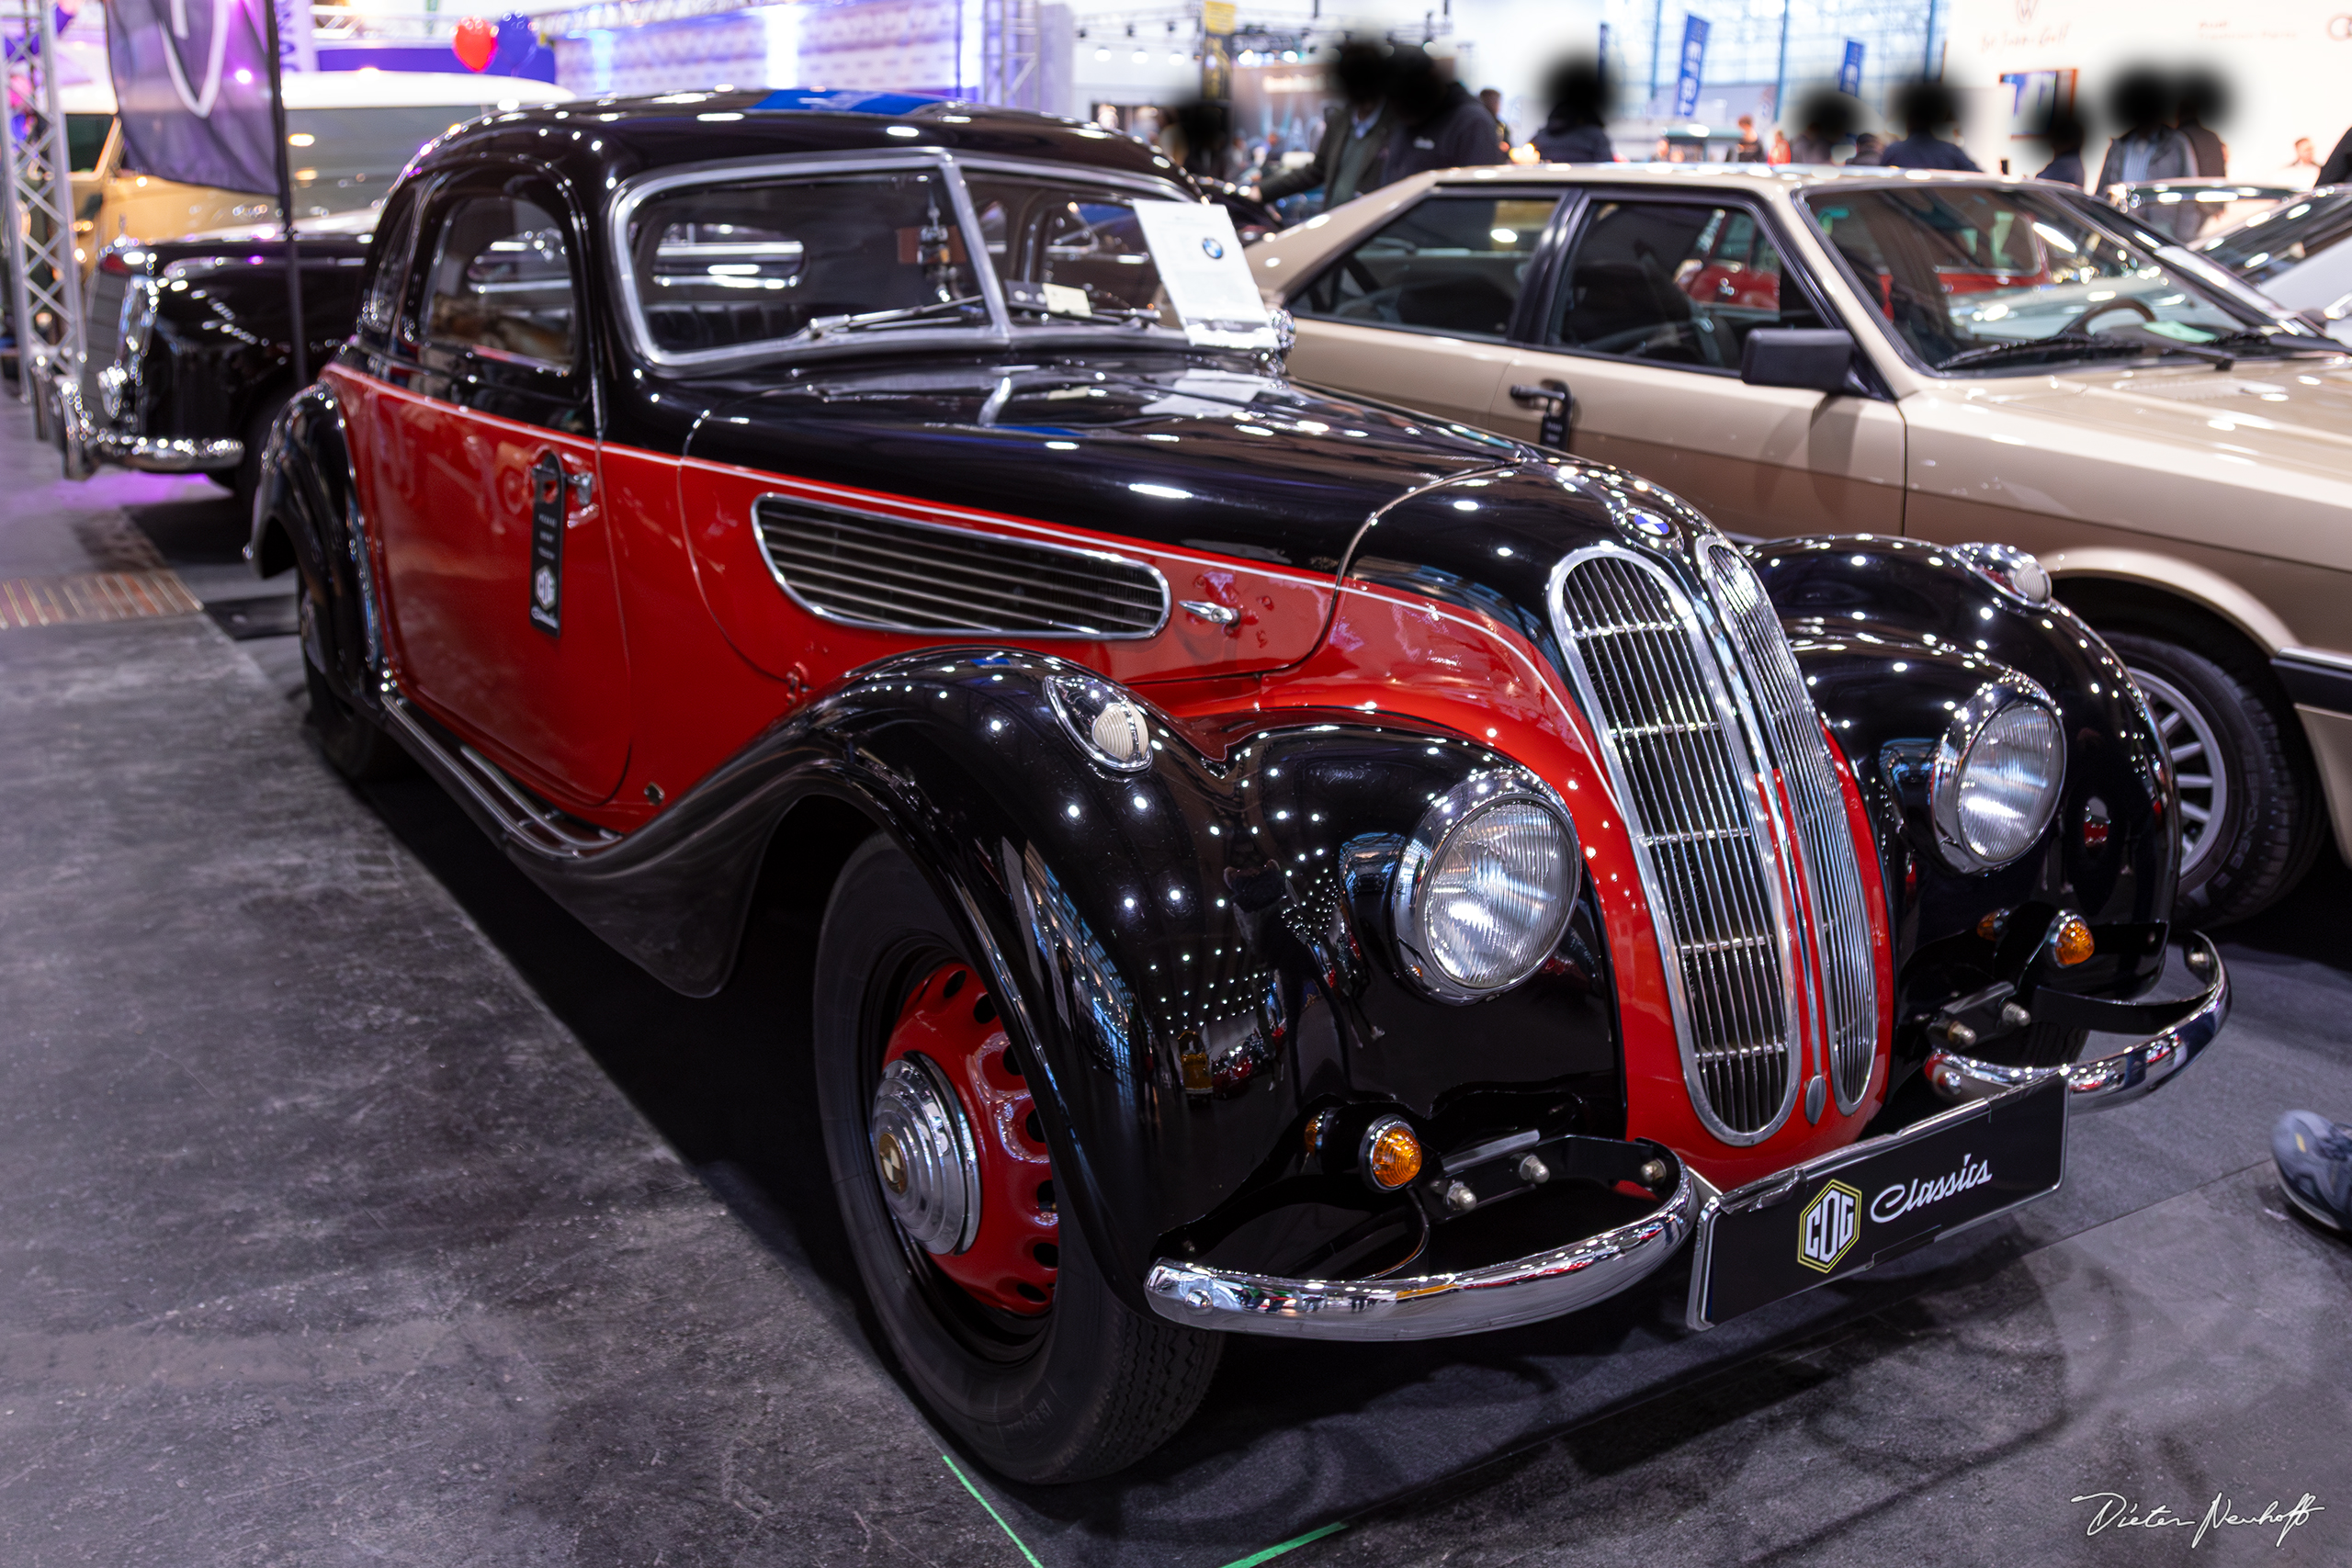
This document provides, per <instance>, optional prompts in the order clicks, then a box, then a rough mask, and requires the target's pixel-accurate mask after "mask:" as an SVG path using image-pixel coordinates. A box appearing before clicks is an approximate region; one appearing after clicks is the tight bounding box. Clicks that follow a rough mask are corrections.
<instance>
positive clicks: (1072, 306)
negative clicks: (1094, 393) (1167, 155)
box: [967, 171, 1178, 331]
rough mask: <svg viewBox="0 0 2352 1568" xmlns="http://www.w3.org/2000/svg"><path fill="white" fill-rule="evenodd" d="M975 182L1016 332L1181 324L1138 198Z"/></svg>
mask: <svg viewBox="0 0 2352 1568" xmlns="http://www.w3.org/2000/svg"><path fill="white" fill-rule="evenodd" d="M967 179H968V181H969V185H970V189H971V193H972V208H973V210H974V211H976V212H977V213H978V215H979V220H980V240H981V243H982V244H983V245H984V246H985V247H986V248H987V250H988V254H989V265H991V266H992V267H994V268H995V271H996V276H997V281H998V282H999V283H1000V284H1001V285H1002V286H1003V288H1004V298H1005V305H1006V308H1007V310H1009V311H1010V312H1011V314H1012V325H1013V327H1014V328H1015V330H1018V329H1020V328H1023V327H1035V326H1052V327H1070V326H1094V327H1111V328H1123V329H1126V330H1129V331H1132V330H1134V329H1136V328H1138V327H1162V326H1164V327H1174V326H1176V325H1178V322H1177V320H1176V313H1175V311H1174V310H1173V309H1171V308H1170V305H1169V303H1168V296H1167V293H1166V291H1165V290H1164V289H1162V288H1161V287H1160V283H1159V267H1158V266H1157V265H1154V264H1153V262H1152V259H1151V247H1150V245H1149V244H1148V243H1146V241H1145V239H1144V232H1143V225H1142V223H1141V222H1140V221H1139V220H1137V219H1136V201H1137V200H1138V199H1142V198H1139V197H1137V196H1136V194H1135V193H1134V192H1132V191H1121V190H1114V189H1111V188H1109V187H1107V186H1083V185H1076V184H1072V183H1071V182H1069V181H1068V180H1057V179H1050V178H1035V179H1032V178H1024V177H1023V176H1021V175H996V174H988V173H982V172H977V171H976V172H974V173H973V174H971V175H968V176H967ZM1173 194H1174V193H1172V192H1171V193H1170V195H1171V196H1172V195H1173ZM1161 199H1166V197H1162V198H1161Z"/></svg>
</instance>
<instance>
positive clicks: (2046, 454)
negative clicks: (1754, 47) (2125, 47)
mask: <svg viewBox="0 0 2352 1568" xmlns="http://www.w3.org/2000/svg"><path fill="white" fill-rule="evenodd" d="M1249 254H1250V263H1251V265H1252V267H1253V268H1254V270H1255V273H1256V276H1257V279H1258V282H1259V285H1260V287H1261V288H1262V289H1263V290H1264V291H1265V292H1266V294H1267V295H1268V297H1269V298H1270V299H1273V300H1275V301H1277V302H1279V303H1280V304H1282V305H1283V306H1285V307H1286V308H1287V309H1288V310H1290V311H1291V312H1292V314H1293V316H1294V318H1295V322H1296V330H1297V342H1296V344H1295V348H1294V349H1293V351H1292V354H1291V359H1290V367H1291V372H1292V374H1293V375H1294V376H1295V377H1296V378H1298V379H1300V380H1302V381H1307V382H1313V383H1319V384H1321V385H1324V386H1329V387H1332V388H1337V389H1343V390H1346V391H1350V392H1354V393H1358V394H1362V395H1367V396H1372V397H1376V398H1380V399H1384V400H1387V401H1390V402H1392V403H1398V404H1403V405H1406V406H1408V407H1410V408H1414V409H1418V410H1421V411H1424V412H1428V413H1430V414H1431V415H1433V416H1435V417H1437V418H1440V419H1443V420H1446V421H1450V422H1454V423H1461V424H1464V425H1471V426H1482V427H1485V428H1487V429H1489V430H1493V431H1498V432H1501V433H1503V434H1510V435H1515V436H1520V437H1522V438H1525V439H1528V440H1532V441H1537V442H1540V443H1542V444H1544V445H1545V446H1554V447H1558V448H1562V449H1565V450H1566V451H1569V452H1572V453H1576V454H1577V455H1580V456H1585V457H1592V458H1595V459H1599V460H1601V461H1605V462H1611V463H1616V464H1621V465H1623V467H1625V468H1631V469H1633V470H1634V472H1636V473H1638V474H1641V475H1644V476H1645V477H1647V478H1648V479H1652V480H1654V481H1656V482H1657V483H1658V484H1660V485H1663V486H1664V487H1666V488H1667V489H1668V490H1670V491H1674V492H1676V493H1678V494H1679V495H1681V496H1683V497H1684V498H1685V499H1687V500H1689V501H1691V502H1693V503H1695V504H1696V505H1698V506H1699V507H1700V508H1702V510H1703V511H1705V512H1706V513H1708V514H1709V515H1710V516H1711V517H1713V519H1714V520H1715V522H1716V523H1717V524H1718V525H1721V526H1722V527H1723V528H1724V529H1725V530H1726V531H1729V532H1731V533H1734V534H1737V535H1746V536H1753V537H1757V538H1773V537H1781V536H1792V535H1799V534H1818V533H1822V532H1839V533H1873V534H1900V535H1908V536H1913V537H1917V538H1921V539H1926V540H1929V541H1933V542H1936V543H1939V544H1958V543H1962V542H1964V541H1986V542H1991V543H1995V544H1999V545H2007V546H2011V547H2017V548H2018V549H2019V550H2023V551H2026V552H2030V554H2031V556H2033V557H2036V558H2039V563H2040V565H2039V567H2038V568H2037V567H2036V566H2035V565H2034V564H2033V562H2032V561H2030V560H2026V559H2022V558H2017V557H2015V556H2014V554H2012V555H2011V556H2010V557H2009V558H2010V559H2011V560H2012V562H2013V564H2012V566H2011V567H2010V568H2009V569H2007V570H2009V571H2010V573H2011V575H2013V576H2014V575H2017V574H2020V573H2021V574H2022V575H2023V577H2024V578H2025V579H2026V580H2027V586H2028V587H2029V588H2030V589H2032V590H2038V591H2040V592H2049V589H2050V583H2051V581H2054V584H2055V591H2056V592H2057V594H2058V596H2059V597H2060V598H2061V599H2063V600H2064V602H2065V603H2066V604H2070V605H2072V606H2073V607H2074V608H2075V609H2076V610H2077V611H2079V612H2080V613H2081V614H2082V615H2084V616H2085V617H2086V619H2087V620H2089V621H2090V623H2091V624H2092V625H2093V626H2096V627H2097V628H2098V630H2099V631H2100V633H2101V634H2102V635H2104V636H2105V637H2106V638H2107V639H2108V641H2109V643H2110V644H2111V645H2112V646H2113V648H2114V649H2115V651H2116V652H2117V653H2118V654H2119V655H2120V657H2121V658H2122V660H2124V662H2125V664H2126V665H2127V667H2128V668H2129V669H2130V670H2131V673H2132V675H2133V677H2134V678H2135V680H2136V681H2137V682H2138V683H2139V685H2140V688H2141V690H2142V691H2143V694H2145V696H2146V698H2147V700H2148V703H2149V705H2150V707H2151V709H2152V710H2153V712H2154V716H2155V718H2156V720H2157V722H2158V724H2159V725H2160V726H2161V727H2162V728H2163V730H2164V732H2165V737H2166V739H2167V740H2168V742H2169V744H2170V746H2171V749H2172V761H2173V763H2174V766H2175V773H2176V776H2177V783H2178V786H2179V800H2180V818H2181V827H2182V845H2183V869H2182V877H2181V887H2180V899H2179V916H2180V918H2182V919H2195V920H2199V921H2202V922H2204V923H2208V924H2211V923H2216V922H2219V921H2222V920H2225V919H2237V918H2242V917H2244V916H2245V915H2248V914H2251V913H2253V912H2254V911H2255V910H2256V909H2258V908H2262V907H2264V906H2265V905H2267V904H2268V903H2270V902H2271V901H2272V900H2274V899H2276V898H2277V897H2279V896H2280V895H2281V894H2283V893H2284V892H2285V891H2286V890H2287V889H2288V888H2289V887H2290V886H2292V885H2293V884H2294V883H2295V881H2296V880H2297V879H2298V878H2299V877H2300V876H2301V874H2302V873H2303V872H2304V870H2305V869H2307V868H2308V866H2309V865H2310V863H2311V861H2312V856H2313V854H2314V853H2315V852H2317V850H2318V848H2319V846H2320V844H2321V842H2322V840H2323V837H2324V834H2325V833H2326V831H2327V829H2328V827H2329V826H2330V824H2331V822H2332V825H2333V828H2334V830H2335V840H2336V843H2337V845H2338V847H2339V849H2344V850H2346V851H2347V852H2352V357H2347V356H2346V355H2344V354H2343V353H2342V352H2341V351H2340V350H2339V349H2338V348H2337V346H2336V345H2335V344H2332V343H2330V342H2328V340H2326V339H2324V338H2323V337H2320V336H2319V335H2317V334H2316V333H2313V332H2312V329H2311V328H2309V327H2308V326H2306V325H2304V324H2303V323H2301V322H2300V321H2293V320H2292V319H2290V318H2287V317H2285V316H2283V315H2282V314H2281V313H2280V312H2279V311H2278V310H2277V309H2276V308H2275V307H2271V306H2268V305H2267V303H2266V302H2265V301H2263V300H2262V299H2260V297H2259V296H2256V295H2254V294H2252V293H2251V292H2250V291H2248V290H2246V289H2245V288H2244V287H2243V286H2242V285H2238V284H2237V283H2236V282H2235V281H2234V280H2233V279H2232V278H2231V277H2229V276H2227V275H2226V274H2225V273H2223V272H2222V269H2220V268H2218V267H2216V266H2214V265H2211V263H2210V262H2207V261H2204V260H2203V259H2202V258H2199V257H2198V256H2195V255H2192V254H2189V253H2188V252H2187V251H2184V250H2182V249H2180V248H2179V247H2177V245H2175V244H2174V243H2172V241H2171V239H2170V237H2169V236H2168V235H2165V234H2161V233H2158V232H2155V231H2152V230H2150V229H2149V228H2147V227H2146V226H2145V225H2143V224H2142V223H2141V222H2139V221H2138V220H2135V219H2133V218H2132V217H2131V216H2129V215H2126V214H2123V213H2120V212H2118V211H2116V210H2115V209H2113V208H2110V207H2109V206H2107V205H2105V204H2104V203H2101V202H2099V201H2098V200H2096V199H2095V198H2092V197H2087V196H2085V195H2084V194H2083V193H2081V192H2078V191H2075V190H2073V189H2071V188H2070V187H2065V186H2053V185H2043V184H2038V183H2036V182H2033V181H2020V180H2007V179H1997V178H1990V177H1985V176H1971V175H1942V174H1929V173H1927V172H1925V171H1904V172H1897V171H1894V170H1886V169H1870V170H1867V171H1864V170H1855V171H1852V172H1850V173H1847V172H1833V171H1828V170H1822V169H1806V170H1802V171H1789V170H1781V169H1775V168H1772V167H1770V165H1760V164H1744V165H1743V164H1699V165H1692V164H1675V165H1658V164H1652V165H1638V164H1634V165H1628V164H1601V165H1566V164H1555V165H1547V166H1543V167H1536V168H1498V169H1475V170H1467V169H1465V170H1454V171H1450V172H1446V173H1441V174H1436V175H1420V176H1417V177H1415V178H1413V179H1409V180H1406V181H1404V182H1401V183H1399V184H1397V185H1396V186H1387V187H1385V188H1383V189H1381V190H1378V191H1375V192H1374V193H1372V194H1371V195H1369V196H1366V197H1360V198H1359V199H1357V200H1355V201H1353V202H1351V203H1349V204H1347V205H1345V206H1343V207H1340V208H1338V209H1334V210H1333V211H1331V212H1330V213H1329V214H1326V215H1325V216H1323V217H1320V218H1317V219H1315V220H1311V221H1309V222H1308V223H1306V224H1305V225H1303V226H1301V227H1300V228H1298V229H1295V230H1292V231H1286V232H1284V233H1282V234H1278V235H1274V236H1272V237H1271V238H1269V239H1267V240H1265V241H1263V242H1261V243H1259V244H1257V245H1254V246H1252V247H1251V248H1250V253H1249ZM2045 571H2046V573H2047V578H2046V579H2045V578H2044V577H2043V573H2044V572H2045ZM1894 669H1895V670H1896V671H1899V670H1900V669H1901V666H1899V665H1897V666H1895V667H1894ZM1890 678H1894V677H1893V676H1892V675H1891V677H1890ZM2086 830H2092V829H2091V825H2089V824H2086Z"/></svg>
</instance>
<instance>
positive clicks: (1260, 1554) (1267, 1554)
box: [1225, 1519, 1348, 1568]
mask: <svg viewBox="0 0 2352 1568" xmlns="http://www.w3.org/2000/svg"><path fill="white" fill-rule="evenodd" d="M1347 1528H1348V1524H1347V1521H1346V1520H1345V1519H1342V1520H1340V1522H1339V1523H1338V1524H1336V1525H1325V1526H1324V1527H1323V1528H1322V1529H1319V1530H1308V1531H1307V1532H1306V1534H1305V1535H1295V1536H1293V1537H1291V1538H1290V1540H1286V1541H1283V1543H1282V1544H1281V1545H1280V1546H1270V1547H1268V1548H1266V1550H1265V1551H1253V1552H1251V1553H1250V1555H1249V1556H1247V1557H1244V1558H1242V1559H1241V1560H1240V1561H1239V1562H1228V1563H1227V1564H1226V1565H1225V1568H1258V1564H1259V1563H1261V1562H1272V1561H1273V1560H1274V1559H1275V1558H1277V1557H1280V1556H1281V1555H1282V1554H1283V1552H1285V1551H1297V1550H1298V1549H1299V1548H1300V1547H1302V1546H1305V1545H1306V1543H1307V1542H1308V1541H1310V1540H1322V1539H1323V1538H1324V1537H1325V1536H1327V1535H1337V1534H1338V1533H1339V1532H1340V1531H1341V1530H1343V1529H1347Z"/></svg>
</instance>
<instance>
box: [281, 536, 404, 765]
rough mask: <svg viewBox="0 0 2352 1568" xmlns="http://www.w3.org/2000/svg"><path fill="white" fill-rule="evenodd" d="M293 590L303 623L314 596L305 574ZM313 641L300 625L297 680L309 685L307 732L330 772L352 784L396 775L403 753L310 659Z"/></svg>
mask: <svg viewBox="0 0 2352 1568" xmlns="http://www.w3.org/2000/svg"><path fill="white" fill-rule="evenodd" d="M299 592H300V593H301V595H302V599H303V603H302V605H301V615H302V618H303V619H304V621H305V622H306V623H307V622H310V621H311V618H312V616H313V615H314V610H313V606H314V605H315V604H317V603H318V601H317V599H316V598H315V597H314V595H313V591H312V589H311V585H310V582H309V581H308V579H307V578H306V579H304V581H303V582H302V585H301V587H300V590H299ZM313 641H314V636H313V634H312V633H311V632H310V631H307V630H306V632H305V635H304V636H303V637H302V644H303V647H302V682H303V684H304V685H305V686H307V687H308V688H309V690H310V694H311V734H312V735H313V736H315V737H316V738H317V739H318V743H319V750H320V751H321V752H322V753H323V754H324V755H325V757H326V760H327V761H328V762H329V763H330V764H332V765H333V766H334V771H335V772H336V773H341V774H342V775H343V776H344V777H345V778H346V779H349V780H350V781H351V782H352V783H354V784H373V783H376V782H377V781H379V780H382V779H390V778H398V777H400V776H401V774H402V773H406V772H407V771H408V770H409V769H410V768H411V767H412V766H413V763H411V762H410V761H409V756H408V753H407V752H405V751H403V750H401V747H400V742H398V741H396V740H394V739H392V738H391V737H390V736H389V735H387V734H385V733H384V731H383V730H382V728H379V726H378V725H377V724H376V722H375V720H373V719H371V718H369V717H368V715H367V713H366V711H365V710H363V709H362V708H360V706H359V705H357V704H356V703H354V702H353V701H351V699H350V698H349V697H348V696H346V695H345V694H344V693H342V692H341V691H338V690H337V689H336V687H335V682H334V677H332V676H330V675H328V674H327V673H326V672H325V671H322V670H321V669H320V668H319V667H318V665H317V664H316V663H315V662H313V661H312V660H311V644H312V642H313Z"/></svg>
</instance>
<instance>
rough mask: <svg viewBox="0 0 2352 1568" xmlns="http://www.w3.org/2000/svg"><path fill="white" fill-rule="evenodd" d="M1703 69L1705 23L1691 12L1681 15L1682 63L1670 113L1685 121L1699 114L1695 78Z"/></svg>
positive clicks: (1705, 42) (1705, 51)
mask: <svg viewBox="0 0 2352 1568" xmlns="http://www.w3.org/2000/svg"><path fill="white" fill-rule="evenodd" d="M1706 67H1707V24H1706V22H1705V21H1704V20H1702V18H1701V17H1698V16H1697V15H1695V14H1694V13H1692V12H1689V11H1685V12H1684V13H1683V14H1682V64H1681V67H1680V70H1679V74H1677V75H1676V77H1675V78H1674V113H1675V117H1676V118H1679V119H1689V118H1691V116H1692V115H1694V114H1697V113H1698V112H1699V78H1700V76H1701V74H1702V73H1704V72H1705V70H1706Z"/></svg>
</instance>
